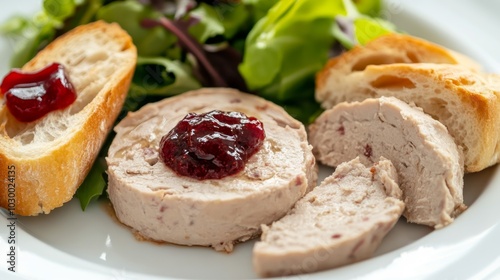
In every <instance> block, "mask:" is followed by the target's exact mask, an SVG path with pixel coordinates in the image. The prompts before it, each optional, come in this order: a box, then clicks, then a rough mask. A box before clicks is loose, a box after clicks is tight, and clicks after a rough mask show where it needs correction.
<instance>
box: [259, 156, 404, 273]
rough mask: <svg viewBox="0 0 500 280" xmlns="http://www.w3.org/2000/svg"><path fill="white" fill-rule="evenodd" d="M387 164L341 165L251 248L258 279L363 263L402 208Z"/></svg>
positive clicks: (355, 161) (266, 229)
mask: <svg viewBox="0 0 500 280" xmlns="http://www.w3.org/2000/svg"><path fill="white" fill-rule="evenodd" d="M401 198H402V192H401V190H400V189H399V187H398V176H397V173H396V170H395V168H394V166H393V165H392V163H391V162H390V161H389V160H387V159H384V158H380V161H378V162H377V163H375V164H373V165H371V166H369V167H366V166H365V165H364V164H363V163H361V161H360V160H359V159H358V158H355V159H353V160H351V161H349V162H344V163H342V164H340V165H339V166H338V167H337V168H336V170H335V172H334V173H333V174H332V175H330V176H329V177H327V178H326V179H325V180H324V181H323V182H322V183H321V185H320V186H318V187H316V188H315V189H313V190H312V191H311V192H310V193H308V194H307V195H306V196H304V197H303V198H302V199H301V200H299V201H298V202H297V203H296V204H295V206H294V207H293V208H292V209H291V210H290V212H289V213H288V214H287V215H286V216H284V217H283V218H282V219H280V220H278V221H276V222H274V223H272V224H271V225H270V226H266V225H263V226H262V227H263V229H262V231H263V233H262V236H261V240H260V241H259V242H257V243H256V244H255V245H254V248H253V266H254V269H255V271H256V273H257V274H258V275H259V276H261V277H276V276H286V275H294V274H301V273H310V272H315V271H320V270H326V269H330V268H334V267H338V266H342V265H346V264H350V263H354V262H358V261H361V260H364V259H367V258H369V257H371V256H372V255H373V253H374V252H375V250H376V249H377V248H378V247H379V245H380V243H381V241H382V240H383V238H384V237H385V235H386V234H387V233H388V232H389V231H390V230H391V229H392V228H393V226H394V225H395V223H396V222H397V221H398V219H399V217H400V216H401V213H402V212H403V209H404V207H405V205H404V203H403V201H402V200H401Z"/></svg>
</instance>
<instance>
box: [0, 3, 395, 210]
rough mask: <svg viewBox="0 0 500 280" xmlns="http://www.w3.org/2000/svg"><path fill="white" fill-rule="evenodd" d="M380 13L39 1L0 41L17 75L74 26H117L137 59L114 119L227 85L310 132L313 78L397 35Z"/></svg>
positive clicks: (375, 8)
mask: <svg viewBox="0 0 500 280" xmlns="http://www.w3.org/2000/svg"><path fill="white" fill-rule="evenodd" d="M380 11H381V0H327V1H325V0H203V1H195V0H43V9H42V10H41V11H40V12H38V13H37V14H36V15H35V16H34V17H32V18H26V17H20V16H16V17H13V18H11V19H10V20H8V21H7V22H5V23H3V24H2V25H1V26H0V33H1V34H2V35H3V36H6V37H8V38H9V39H11V40H12V41H13V42H15V44H16V47H15V48H14V49H15V54H14V56H13V57H12V60H11V66H12V67H20V66H22V65H23V64H24V63H26V62H27V61H28V60H30V59H31V58H32V57H33V56H34V55H35V54H36V53H37V52H38V51H39V50H40V49H42V48H43V47H44V46H46V45H47V44H48V43H49V42H51V41H52V40H54V39H55V38H56V37H57V36H59V35H61V34H63V33H64V32H66V31H68V30H70V29H72V28H74V27H75V26H78V25H82V24H86V23H88V22H91V21H95V20H104V21H107V22H116V23H118V24H120V26H121V27H122V28H123V29H125V30H126V31H127V32H128V33H129V34H130V35H131V37H132V40H133V41H134V44H135V45H136V46H137V50H138V61H137V67H136V70H135V73H134V77H133V80H132V84H131V87H130V90H129V94H128V97H127V100H126V102H125V106H124V109H123V114H122V116H123V115H124V114H125V113H126V112H127V111H135V110H137V109H139V108H140V107H141V106H142V105H144V104H146V103H148V102H151V101H156V100H158V99H161V98H165V97H168V96H172V95H176V94H179V93H182V92H185V91H188V90H192V89H197V88H200V87H212V86H228V87H234V88H237V89H240V90H244V91H248V92H251V93H254V94H257V95H260V96H263V97H265V98H267V99H269V100H271V101H274V102H276V103H278V104H279V105H281V106H283V107H284V108H285V110H287V111H288V112H289V113H290V114H291V115H292V116H294V117H295V118H297V119H299V120H301V121H302V122H304V123H308V122H310V121H312V120H313V119H314V118H315V117H316V116H317V115H318V114H319V113H320V112H321V110H320V108H319V105H318V103H317V102H316V101H315V100H314V78H315V74H316V73H317V72H318V71H319V70H320V69H321V68H322V67H323V65H324V64H325V62H326V61H327V59H328V58H329V57H331V56H332V55H336V54H338V53H339V52H341V51H343V50H345V49H350V48H352V47H354V46H355V45H359V44H361V45H363V44H366V43H367V42H368V41H370V40H372V39H373V38H376V37H378V36H381V35H383V34H386V33H389V32H394V31H395V27H394V26H393V25H392V24H391V23H389V22H387V21H385V20H383V19H381V18H378V17H379V15H380ZM109 139H111V137H109ZM107 145H109V140H108V143H107ZM107 145H105V147H104V148H103V150H102V151H101V154H100V158H99V159H98V160H97V161H96V163H95V164H94V166H93V168H92V170H91V172H90V174H89V175H88V177H87V179H86V180H85V182H84V183H83V185H82V186H81V187H80V188H79V190H78V192H77V194H76V196H77V197H78V198H79V199H80V202H81V206H82V209H85V207H86V206H87V205H88V203H89V202H90V201H91V200H92V199H93V198H95V197H98V196H100V195H101V194H102V193H103V190H104V189H105V185H106V180H105V178H104V177H103V174H104V170H105V166H104V164H103V161H102V158H103V157H104V156H105V154H106V151H107V148H106V146H107Z"/></svg>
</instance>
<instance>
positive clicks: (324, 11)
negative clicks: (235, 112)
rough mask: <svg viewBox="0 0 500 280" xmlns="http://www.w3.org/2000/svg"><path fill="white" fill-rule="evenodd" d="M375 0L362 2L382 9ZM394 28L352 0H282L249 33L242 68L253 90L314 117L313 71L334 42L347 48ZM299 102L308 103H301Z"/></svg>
mask: <svg viewBox="0 0 500 280" xmlns="http://www.w3.org/2000/svg"><path fill="white" fill-rule="evenodd" d="M357 2H359V1H357ZM372 2H373V3H372ZM375 2H376V1H375V0H367V1H363V5H367V7H375V8H376V9H378V8H377V7H378V6H377V5H378V4H377V3H375ZM371 4H374V6H371ZM393 29H394V28H393V27H392V26H391V25H390V24H388V23H387V22H385V21H383V20H381V19H374V18H370V17H368V16H366V15H363V14H361V13H359V11H358V10H357V8H356V5H354V3H353V2H352V1H351V0H329V1H324V0H282V1H279V2H277V3H276V4H275V5H274V6H273V7H272V8H271V9H270V10H269V12H268V13H267V15H266V16H265V17H263V18H262V19H261V20H260V21H259V22H258V23H257V24H256V25H255V26H254V27H253V29H252V30H251V32H250V34H249V35H248V37H247V38H246V42H245V52H244V56H243V62H242V63H241V64H240V65H239V71H240V73H241V74H242V76H243V78H244V79H245V81H246V83H247V85H248V88H249V89H250V90H251V91H253V92H256V93H258V94H259V95H262V96H263V97H265V98H267V99H270V100H272V101H275V102H277V103H279V104H281V105H285V106H284V107H285V109H287V108H290V109H289V110H288V112H289V113H291V114H293V115H294V117H296V118H298V119H299V120H302V121H304V120H310V119H311V118H310V117H311V116H314V114H315V113H313V114H311V112H312V111H313V110H311V109H310V108H313V107H314V103H315V101H314V86H315V83H314V79H315V74H316V73H317V72H318V71H319V70H320V69H321V68H322V67H323V65H324V63H325V62H326V61H327V60H328V58H329V54H330V51H331V50H332V48H334V46H335V45H336V44H338V42H340V43H342V45H343V46H344V47H346V48H352V47H353V46H355V45H358V44H365V43H366V42H368V41H370V40H372V39H373V38H376V37H378V36H381V35H383V34H386V33H389V32H393ZM301 102H302V103H303V104H304V108H305V107H306V105H305V104H308V106H307V107H308V108H309V109H307V110H306V109H304V110H300V109H298V108H300V107H297V106H300V105H299V104H301ZM289 104H291V105H289ZM286 105H289V106H286ZM316 105H317V104H316ZM317 108H318V110H319V106H317Z"/></svg>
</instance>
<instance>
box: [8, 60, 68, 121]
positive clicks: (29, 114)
mask: <svg viewBox="0 0 500 280" xmlns="http://www.w3.org/2000/svg"><path fill="white" fill-rule="evenodd" d="M0 89H1V92H2V93H3V94H4V97H5V103H6V105H7V108H8V109H9V111H10V113H11V114H12V115H13V116H14V117H15V118H16V119H18V120H19V121H22V122H31V121H34V120H37V119H39V118H41V117H43V116H45V115H46V114H48V113H49V112H51V111H55V110H59V109H64V108H66V107H68V106H69V105H71V104H72V103H73V102H74V101H75V100H76V92H75V89H74V87H73V85H72V84H71V82H70V81H69V79H68V77H67V76H66V73H65V71H64V67H63V66H62V65H61V64H58V63H52V64H50V65H49V66H47V67H45V68H43V69H41V70H39V71H38V72H30V73H23V72H21V71H20V70H19V69H14V70H12V71H11V72H10V73H9V74H7V76H5V78H4V79H3V81H2V84H1V85H0Z"/></svg>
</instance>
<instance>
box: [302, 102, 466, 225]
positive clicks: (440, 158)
mask: <svg viewBox="0 0 500 280" xmlns="http://www.w3.org/2000/svg"><path fill="white" fill-rule="evenodd" d="M309 139H310V143H311V145H313V147H314V150H313V152H314V153H315V155H316V157H317V159H318V160H319V161H321V162H322V163H324V164H326V165H329V166H337V165H339V164H340V163H342V162H344V161H348V160H350V159H353V158H355V157H357V156H359V157H360V160H361V161H362V162H363V163H365V164H371V163H373V162H374V161H375V160H376V159H378V158H379V157H380V156H383V157H385V158H387V159H389V160H391V161H392V163H393V164H394V165H395V166H396V170H397V171H398V175H399V183H400V187H401V189H402V190H403V196H404V201H405V203H406V209H405V212H404V215H405V217H406V218H407V220H408V221H409V222H412V223H418V224H424V225H428V226H431V227H434V228H441V227H443V226H446V225H448V224H449V223H451V222H452V221H453V219H454V217H456V216H457V215H458V214H460V213H461V212H462V211H463V210H464V209H465V208H466V207H465V205H464V204H463V184H464V183H463V176H464V157H463V154H462V151H461V149H460V148H459V147H458V146H457V145H456V144H455V142H454V141H453V138H452V137H451V136H450V134H449V133H448V131H447V129H446V127H445V126H444V125H443V124H441V123H440V122H438V121H436V120H434V119H433V118H432V117H430V116H429V115H427V114H425V113H424V112H423V111H422V110H421V109H420V108H417V107H413V106H410V105H409V104H407V103H405V102H403V101H401V100H399V99H397V98H395V97H380V98H377V99H366V100H365V101H363V102H352V103H340V104H339V105H337V106H335V107H334V108H332V109H329V110H327V111H325V112H323V114H322V115H321V116H320V117H318V119H317V120H316V121H315V123H313V124H312V125H311V126H310V138H309Z"/></svg>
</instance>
